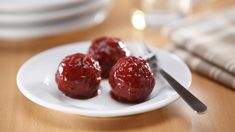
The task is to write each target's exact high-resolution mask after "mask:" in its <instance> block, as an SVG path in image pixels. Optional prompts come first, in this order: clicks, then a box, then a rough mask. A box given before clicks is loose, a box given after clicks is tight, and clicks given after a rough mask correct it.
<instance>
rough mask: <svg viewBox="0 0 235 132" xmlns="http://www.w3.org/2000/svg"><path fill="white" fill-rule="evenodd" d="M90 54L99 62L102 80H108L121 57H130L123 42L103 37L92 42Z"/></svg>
mask: <svg viewBox="0 0 235 132" xmlns="http://www.w3.org/2000/svg"><path fill="white" fill-rule="evenodd" d="M88 54H89V55H91V56H92V57H93V58H94V59H95V60H97V61H99V64H100V66H101V69H102V78H108V76H109V72H110V69H111V68H112V66H113V65H114V64H115V63H116V62H117V60H118V59H119V58H121V57H125V56H128V55H129V51H128V50H127V49H126V48H125V46H124V44H123V42H122V41H121V40H120V39H119V38H115V37H101V38H98V39H96V40H94V41H93V42H92V45H91V47H90V48H89V50H88Z"/></svg>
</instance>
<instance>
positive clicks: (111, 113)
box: [16, 41, 192, 117]
mask: <svg viewBox="0 0 235 132" xmlns="http://www.w3.org/2000/svg"><path fill="white" fill-rule="evenodd" d="M89 43H90V41H80V42H75V43H70V44H66V45H61V46H56V47H53V48H50V49H47V50H45V51H42V52H40V53H38V54H35V55H34V56H32V57H30V58H29V59H28V60H26V62H25V63H23V65H21V67H20V68H19V70H18V72H17V76H16V83H17V86H18V89H19V90H20V92H21V93H22V94H23V95H24V96H25V97H26V98H28V99H29V100H30V101H32V102H33V103H36V104H38V105H41V106H43V107H46V108H50V109H52V110H57V111H60V112H65V113H71V114H76V115H83V116H89V117H120V116H128V115H134V114H138V113H144V112H148V111H153V110H156V109H159V108H162V107H164V106H166V105H169V104H171V103H173V102H174V101H176V100H177V99H179V98H180V96H179V95H178V94H177V93H176V94H174V95H172V96H171V97H170V98H167V99H164V100H163V101H162V102H160V103H158V105H157V106H155V105H154V104H153V103H150V104H147V108H146V106H145V107H144V108H142V109H131V110H129V111H125V109H121V110H108V111H105V114H104V113H103V111H95V112H94V110H93V111H90V110H82V109H77V108H71V107H70V108H68V107H65V106H61V105H58V104H52V103H49V102H47V101H43V100H42V99H39V98H38V97H36V96H34V95H32V94H30V92H29V90H26V89H27V88H26V89H25V88H24V87H25V86H23V84H22V82H21V81H20V77H21V74H22V72H23V71H24V69H25V68H26V67H27V66H28V65H29V64H30V63H31V62H33V61H34V60H35V59H37V58H40V56H42V55H43V54H46V53H48V52H50V51H53V50H56V49H61V48H68V47H73V46H76V45H87V44H89ZM154 50H156V51H158V52H159V51H160V52H164V53H166V54H168V55H169V56H171V57H173V58H174V59H176V60H177V61H178V62H180V63H181V64H182V65H184V67H185V68H186V70H187V72H188V74H189V82H188V84H187V87H186V88H187V89H189V88H190V85H191V83H192V74H191V71H190V69H189V67H188V66H187V65H186V64H185V63H184V62H183V61H182V60H181V59H180V58H179V57H177V56H176V55H174V54H171V53H168V52H166V51H164V50H161V49H156V48H154Z"/></svg>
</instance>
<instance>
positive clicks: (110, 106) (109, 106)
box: [17, 42, 192, 117]
mask: <svg viewBox="0 0 235 132" xmlns="http://www.w3.org/2000/svg"><path fill="white" fill-rule="evenodd" d="M89 45H90V42H80V43H75V44H71V45H65V46H60V47H56V48H53V49H49V50H47V51H44V52H42V53H40V54H38V55H36V56H34V57H32V58H31V59H29V60H28V61H27V62H26V63H25V64H24V65H23V66H22V67H21V68H20V70H19V72H18V74H17V85H18V87H19V89H20V91H21V92H22V93H23V95H25V96H26V97H27V98H28V99H30V100H31V101H33V102H34V103H37V104H39V105H42V106H44V107H47V108H51V109H54V110H58V111H62V112H68V113H73V114H79V115H85V116H93V117H115V116H125V115H132V114H137V113H143V112H147V111H151V110H155V109H158V108H161V107H164V106H166V105H168V104H169V103H171V102H173V101H174V100H176V99H177V98H179V95H178V94H177V93H176V92H175V91H174V90H173V89H172V88H171V87H170V86H169V85H168V84H167V83H166V82H165V80H164V79H163V78H162V77H161V76H160V75H158V74H157V79H156V85H155V88H154V90H153V92H152V93H151V95H150V97H149V98H148V100H147V101H145V102H143V103H139V104H125V103H119V102H117V101H115V100H113V99H112V98H111V97H110V95H109V91H110V85H109V84H108V81H107V80H103V81H101V84H100V88H101V94H100V95H97V96H96V97H93V98H91V99H88V100H79V99H72V98H69V97H66V96H64V95H63V94H62V92H60V91H59V90H58V88H57V85H56V83H55V80H54V78H55V77H54V76H55V71H56V69H57V67H58V64H59V62H60V61H61V60H62V59H63V58H64V57H65V56H67V55H70V54H73V53H76V52H82V53H86V52H87V49H88V47H89ZM155 52H156V54H157V56H158V59H159V64H160V65H161V67H163V68H164V69H165V70H166V71H168V72H169V73H170V74H171V75H172V76H173V77H175V78H176V79H177V80H178V81H179V82H180V83H181V84H182V85H183V86H185V87H186V88H189V86H190V84H191V79H192V78H191V72H190V70H189V69H188V67H187V66H186V65H185V63H183V62H182V61H181V60H180V59H179V58H178V57H176V56H174V55H172V54H169V53H167V52H165V51H163V50H155Z"/></svg>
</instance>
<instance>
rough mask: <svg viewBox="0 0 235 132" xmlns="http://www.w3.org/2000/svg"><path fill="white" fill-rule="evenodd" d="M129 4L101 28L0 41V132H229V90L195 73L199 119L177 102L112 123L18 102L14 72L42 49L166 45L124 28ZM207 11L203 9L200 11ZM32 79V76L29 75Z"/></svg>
mask: <svg viewBox="0 0 235 132" xmlns="http://www.w3.org/2000/svg"><path fill="white" fill-rule="evenodd" d="M136 5H137V3H136V1H135V2H134V0H132V1H130V0H118V1H115V2H114V3H113V8H112V10H111V14H110V15H109V17H108V18H107V19H106V20H105V22H104V23H102V24H101V25H98V26H96V27H93V28H89V29H86V30H83V31H75V32H71V33H67V34H63V35H60V36H54V37H48V38H41V39H37V40H20V41H12V40H7V41H6V40H1V42H0V46H1V47H0V132H15V131H17V132H21V131H24V132H25V131H29V132H36V131H40V132H54V131H56V132H64V131H66V132H75V131H114V130H116V131H134V130H136V131H145V132H147V131H159V132H160V131H161V132H172V131H180V132H189V131H193V132H234V131H235V103H234V101H235V91H233V90H231V89H229V88H227V87H225V86H223V85H220V84H218V83H216V82H214V81H212V80H210V79H208V78H205V77H203V76H201V75H199V74H197V73H194V72H193V73H192V74H193V82H192V86H191V89H190V91H191V92H192V93H193V94H195V95H196V96H197V97H198V98H200V99H201V100H202V101H203V102H205V103H206V104H207V105H208V112H207V113H206V114H203V115H198V114H196V113H194V112H193V111H192V110H191V109H190V108H189V106H187V105H186V104H185V102H184V101H183V100H182V99H179V100H177V101H175V102H174V103H171V104H170V105H168V106H166V107H164V108H161V109H158V110H154V111H151V112H147V113H143V114H139V115H133V116H127V117H118V118H89V117H84V116H78V115H72V114H67V113H62V112H57V111H54V110H50V109H47V108H44V107H41V106H39V105H37V104H35V103H33V102H31V101H30V100H28V99H27V98H26V97H24V96H23V95H22V94H21V93H20V91H19V90H18V88H17V85H16V73H17V71H18V69H19V67H20V66H21V65H22V64H23V63H24V62H25V61H26V60H27V59H29V58H30V57H32V56H33V55H35V54H37V53H39V52H41V51H43V50H46V49H48V48H51V47H54V46H57V45H62V44H66V43H70V42H75V41H83V40H90V39H93V38H96V37H99V36H104V35H108V36H117V37H120V38H122V39H124V40H130V39H134V38H138V37H142V38H144V39H145V41H146V42H147V43H149V44H150V45H152V46H154V47H162V46H164V45H166V44H167V43H168V40H167V39H166V38H164V37H163V36H161V35H160V33H159V30H157V29H155V30H153V29H146V30H144V31H137V30H135V29H134V28H133V27H132V26H131V23H130V16H129V15H130V11H131V10H133V9H134V8H135V7H136ZM233 5H235V1H234V0H216V1H215V2H213V3H210V4H209V5H206V4H201V5H199V6H197V7H194V10H193V14H200V13H202V12H204V11H209V10H212V11H214V10H219V9H223V8H226V7H229V6H233ZM206 7H207V8H206ZM35 76H36V75H35Z"/></svg>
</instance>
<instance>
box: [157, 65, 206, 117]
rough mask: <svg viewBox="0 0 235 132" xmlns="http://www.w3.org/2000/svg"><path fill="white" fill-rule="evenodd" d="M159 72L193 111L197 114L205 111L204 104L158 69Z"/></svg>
mask: <svg viewBox="0 0 235 132" xmlns="http://www.w3.org/2000/svg"><path fill="white" fill-rule="evenodd" d="M159 72H160V73H161V75H162V76H163V77H164V78H165V79H166V80H167V82H168V83H169V84H170V85H171V87H172V88H174V89H175V91H176V92H177V93H178V94H179V95H180V96H181V97H182V98H183V100H184V101H185V102H186V103H187V104H188V105H189V106H190V107H191V108H192V109H193V110H195V111H196V112H197V113H204V112H205V111H206V110H207V106H206V105H205V104H203V103H202V102H201V101H200V100H199V99H198V98H196V97H195V96H194V95H193V94H191V93H190V92H189V91H188V90H187V89H185V88H184V87H183V86H182V85H181V84H180V83H179V82H177V81H176V80H175V79H174V78H173V77H171V76H170V75H169V74H168V73H167V72H166V71H164V70H163V69H159Z"/></svg>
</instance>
